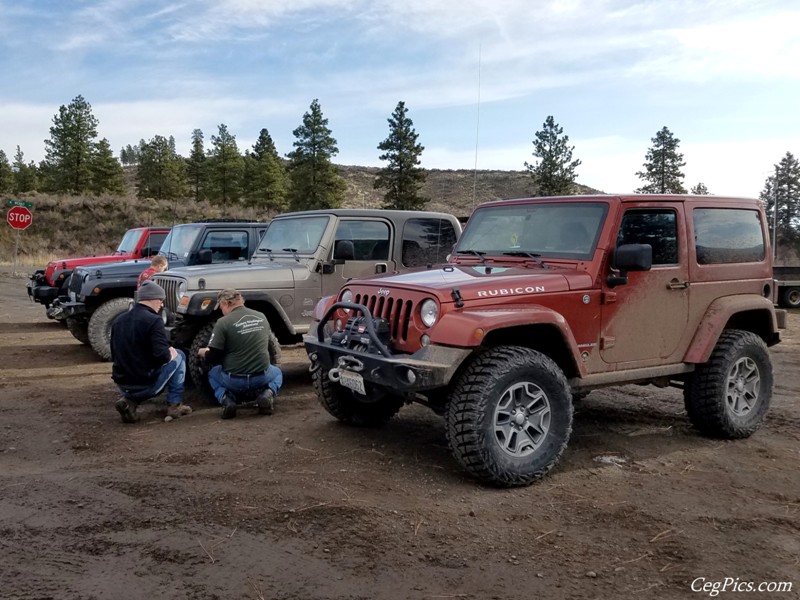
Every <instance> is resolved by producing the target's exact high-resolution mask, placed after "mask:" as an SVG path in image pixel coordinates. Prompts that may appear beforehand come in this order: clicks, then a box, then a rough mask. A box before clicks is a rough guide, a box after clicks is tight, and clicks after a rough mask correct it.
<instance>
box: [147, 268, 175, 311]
mask: <svg viewBox="0 0 800 600" xmlns="http://www.w3.org/2000/svg"><path fill="white" fill-rule="evenodd" d="M153 281H155V282H156V283H157V284H158V285H160V286H161V287H162V288H164V291H165V292H166V294H167V298H166V299H165V300H164V305H165V306H166V307H167V308H168V309H169V310H170V312H172V313H175V312H177V310H178V286H179V285H180V284H181V280H180V279H174V278H172V277H162V276H160V275H156V276H155V277H153Z"/></svg>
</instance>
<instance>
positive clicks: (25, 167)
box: [11, 146, 39, 194]
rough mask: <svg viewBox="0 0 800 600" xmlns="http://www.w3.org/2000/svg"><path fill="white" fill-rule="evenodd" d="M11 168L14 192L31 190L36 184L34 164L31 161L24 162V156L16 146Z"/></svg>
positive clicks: (36, 177)
mask: <svg viewBox="0 0 800 600" xmlns="http://www.w3.org/2000/svg"><path fill="white" fill-rule="evenodd" d="M11 170H12V171H13V172H14V193H15V194H22V193H23V192H32V191H34V190H35V189H36V188H37V187H38V185H39V181H38V176H37V174H36V165H35V164H34V163H33V162H30V163H29V164H25V156H24V154H23V153H22V150H21V149H20V147H19V146H17V153H16V154H15V155H14V165H13V166H12V168H11Z"/></svg>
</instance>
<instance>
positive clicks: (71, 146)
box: [44, 96, 98, 194]
mask: <svg viewBox="0 0 800 600" xmlns="http://www.w3.org/2000/svg"><path fill="white" fill-rule="evenodd" d="M97 125H98V121H97V119H96V118H95V117H94V115H93V114H92V107H91V105H90V104H89V103H88V102H87V101H86V100H85V99H84V98H83V96H76V97H75V99H74V100H73V101H72V102H71V103H70V104H69V106H64V105H62V106H61V107H60V108H59V109H58V114H57V115H56V116H54V117H53V126H52V127H51V128H50V139H49V140H45V141H44V144H45V159H44V162H45V163H46V165H47V167H48V168H47V169H46V171H47V173H48V175H49V176H50V180H49V181H48V182H47V188H48V189H49V190H50V191H54V192H71V193H74V194H82V193H84V192H85V191H86V190H87V189H88V188H89V184H90V182H91V178H92V174H91V159H92V148H93V141H94V139H95V138H96V137H97Z"/></svg>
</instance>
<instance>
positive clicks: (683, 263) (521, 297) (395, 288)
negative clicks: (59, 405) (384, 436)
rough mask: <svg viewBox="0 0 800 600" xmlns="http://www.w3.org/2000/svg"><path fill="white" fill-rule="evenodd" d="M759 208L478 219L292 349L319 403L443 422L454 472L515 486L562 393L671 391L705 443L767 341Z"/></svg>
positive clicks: (512, 212)
mask: <svg viewBox="0 0 800 600" xmlns="http://www.w3.org/2000/svg"><path fill="white" fill-rule="evenodd" d="M773 285H774V284H773V279H772V264H771V252H770V248H769V236H768V230H767V224H766V219H765V215H764V211H763V208H762V206H761V203H760V202H759V201H758V200H745V199H733V198H719V197H712V196H667V195H663V196H660V195H647V196H633V195H631V196H600V195H598V196H570V197H557V198H533V199H521V200H507V201H501V202H491V203H486V204H483V205H481V206H479V207H478V208H477V209H476V210H475V212H474V213H473V215H472V216H471V218H470V220H469V222H468V224H467V227H466V229H465V231H464V233H463V234H462V236H461V238H460V239H459V241H458V244H457V245H456V248H455V251H454V252H453V254H452V255H451V257H450V259H449V263H448V264H445V265H444V266H436V267H429V268H427V269H421V270H416V271H412V272H410V273H406V274H401V275H392V276H380V277H374V278H367V279H360V280H351V281H350V282H348V283H347V284H346V285H345V287H344V288H343V289H342V290H341V292H340V293H339V294H338V296H336V297H331V298H327V299H323V300H322V301H321V302H320V303H319V305H318V306H317V308H316V310H315V318H316V319H317V320H318V326H317V327H315V330H312V332H311V333H310V334H309V335H306V336H305V338H304V343H305V346H306V350H307V351H308V353H309V357H310V359H311V362H312V371H313V383H314V387H315V390H316V393H317V395H318V397H319V400H320V402H321V404H322V406H323V407H324V408H325V409H327V410H328V412H330V413H331V414H332V415H333V416H335V417H336V418H338V419H340V420H342V421H346V422H349V423H354V424H369V425H374V424H380V423H382V422H384V421H386V420H388V419H390V418H391V417H392V416H393V415H394V414H395V413H397V411H398V410H399V409H400V408H401V407H402V406H403V405H404V404H405V403H409V402H412V401H415V402H420V403H422V404H424V405H426V406H429V407H430V408H432V409H433V410H434V411H436V412H437V413H440V414H442V415H444V418H445V423H446V435H447V439H448V442H449V445H450V448H451V451H452V453H453V454H454V456H455V458H456V460H457V461H458V462H459V463H460V464H461V465H462V466H463V467H464V468H465V469H466V470H467V471H469V472H470V473H472V474H473V475H475V476H477V477H478V478H480V479H482V480H484V481H487V482H490V483H493V484H496V485H502V486H515V485H526V484H528V483H530V482H532V481H534V480H535V479H537V478H539V477H541V476H543V475H545V474H546V473H547V472H548V471H550V469H552V468H553V467H554V466H555V465H556V463H557V462H558V460H559V458H560V456H561V455H562V453H563V452H564V450H565V448H566V446H567V442H568V440H569V437H570V432H571V431H572V418H573V407H572V401H573V397H574V396H576V395H584V394H585V393H588V391H590V390H591V389H593V388H599V387H603V386H611V385H618V384H627V383H640V384H648V383H649V384H654V385H657V386H668V385H672V386H676V387H679V388H682V389H683V391H684V398H685V405H686V411H687V413H688V416H689V419H690V420H691V422H692V423H693V424H694V425H695V426H696V427H697V428H698V429H699V430H700V431H701V432H702V433H704V434H707V435H711V436H717V437H722V438H741V437H746V436H749V435H750V434H752V433H753V432H754V431H755V430H756V429H757V428H758V427H759V426H760V425H761V423H762V421H763V420H764V418H765V415H766V413H767V409H768V407H769V403H770V398H771V394H772V366H771V362H770V356H769V352H768V350H767V347H768V346H771V345H773V344H776V343H778V342H779V340H780V335H779V331H778V325H777V321H776V314H775V308H774V306H773V304H772V300H771V298H772V294H773V289H772V287H773Z"/></svg>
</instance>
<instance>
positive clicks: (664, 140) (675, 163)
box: [636, 127, 686, 194]
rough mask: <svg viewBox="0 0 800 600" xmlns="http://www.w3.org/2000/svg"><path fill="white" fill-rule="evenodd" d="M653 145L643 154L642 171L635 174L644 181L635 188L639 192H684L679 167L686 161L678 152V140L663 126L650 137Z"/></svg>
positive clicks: (681, 172) (681, 173)
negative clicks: (640, 185) (644, 183)
mask: <svg viewBox="0 0 800 600" xmlns="http://www.w3.org/2000/svg"><path fill="white" fill-rule="evenodd" d="M650 141H651V142H653V146H652V147H651V148H650V149H649V150H648V151H647V154H646V155H645V163H644V164H643V165H642V166H643V167H644V171H638V172H637V173H636V176H637V177H639V179H641V180H643V181H646V182H647V184H646V185H643V186H642V187H640V188H639V189H637V190H636V192H637V193H640V194H685V193H686V188H684V187H683V171H681V167H683V166H685V165H686V163H685V162H684V161H683V154H679V153H678V144H680V140H679V139H678V138H676V137H674V136H673V135H672V132H671V131H670V130H669V129H667V128H666V127H663V128H662V129H661V131H659V132H658V133H656V137H654V138H651V140H650Z"/></svg>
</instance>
